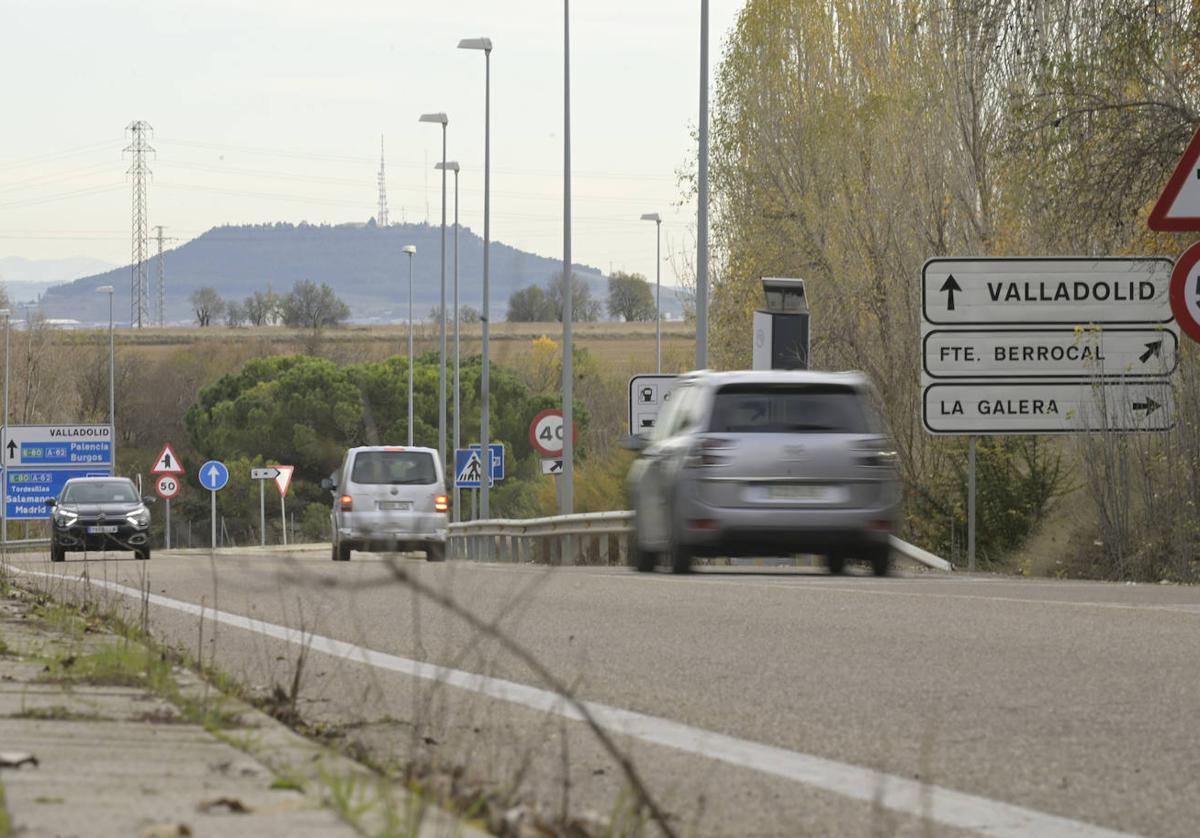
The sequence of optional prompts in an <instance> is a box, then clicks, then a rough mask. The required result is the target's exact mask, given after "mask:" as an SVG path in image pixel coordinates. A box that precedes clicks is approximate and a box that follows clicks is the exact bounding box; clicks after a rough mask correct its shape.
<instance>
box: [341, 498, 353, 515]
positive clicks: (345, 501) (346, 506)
mask: <svg viewBox="0 0 1200 838" xmlns="http://www.w3.org/2000/svg"><path fill="white" fill-rule="evenodd" d="M341 502H342V511H343V512H353V511H354V498H352V497H350V496H349V495H342V501H341Z"/></svg>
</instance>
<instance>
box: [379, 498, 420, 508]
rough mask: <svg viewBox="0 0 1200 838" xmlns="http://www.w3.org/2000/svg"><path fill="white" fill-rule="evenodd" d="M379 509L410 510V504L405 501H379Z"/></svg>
mask: <svg viewBox="0 0 1200 838" xmlns="http://www.w3.org/2000/svg"><path fill="white" fill-rule="evenodd" d="M379 508H380V509H412V503H411V502H409V501H406V500H381V501H380V502H379Z"/></svg>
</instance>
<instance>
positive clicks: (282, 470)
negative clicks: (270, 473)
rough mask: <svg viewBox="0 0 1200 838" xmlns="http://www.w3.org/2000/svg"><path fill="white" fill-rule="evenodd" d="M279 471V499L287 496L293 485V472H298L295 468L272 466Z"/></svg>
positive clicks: (277, 478) (277, 480) (277, 476)
mask: <svg viewBox="0 0 1200 838" xmlns="http://www.w3.org/2000/svg"><path fill="white" fill-rule="evenodd" d="M271 468H274V469H278V470H279V474H277V475H275V485H276V486H278V487H279V497H281V498H282V497H284V496H286V495H287V490H288V486H290V485H292V472H293V471H295V470H296V467H295V466H271Z"/></svg>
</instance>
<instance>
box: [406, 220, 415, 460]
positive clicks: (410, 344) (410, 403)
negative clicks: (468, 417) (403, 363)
mask: <svg viewBox="0 0 1200 838" xmlns="http://www.w3.org/2000/svg"><path fill="white" fill-rule="evenodd" d="M402 250H403V252H404V253H407V254H408V447H409V448H411V447H412V444H413V334H412V332H413V321H412V311H413V309H412V288H413V283H412V262H413V257H414V256H416V255H417V248H416V247H414V246H413V245H411V244H406V245H405V246H404V247H403V248H402Z"/></svg>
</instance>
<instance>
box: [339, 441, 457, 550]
mask: <svg viewBox="0 0 1200 838" xmlns="http://www.w3.org/2000/svg"><path fill="white" fill-rule="evenodd" d="M321 486H322V488H325V489H328V490H329V491H330V492H332V493H333V511H332V512H331V513H330V525H331V528H332V530H333V560H334V561H337V562H347V561H350V551H351V550H380V551H399V552H408V551H416V550H424V551H425V558H427V559H428V560H429V561H431V562H440V561H444V560H445V558H446V524H447V511H448V509H449V506H450V499H449V497H448V496H447V494H446V480H445V475H444V474H443V472H442V464H441V458H439V457H438V452H437V451H436V450H435V449H433V448H408V447H399V446H383V445H373V446H363V447H360V448H351V449H350V450H349V451H347V452H346V457H345V459H344V460H342V466H341V468H340V469H338V470H337V471H336V472H334V473H333V474H332V475H330V476H329V478H327V479H325V480H322V481H321Z"/></svg>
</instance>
